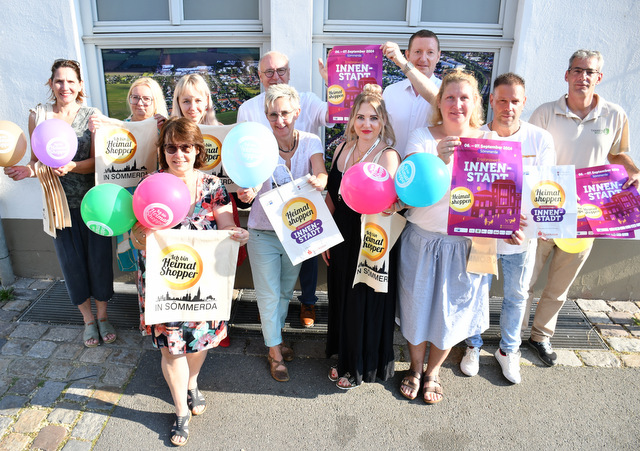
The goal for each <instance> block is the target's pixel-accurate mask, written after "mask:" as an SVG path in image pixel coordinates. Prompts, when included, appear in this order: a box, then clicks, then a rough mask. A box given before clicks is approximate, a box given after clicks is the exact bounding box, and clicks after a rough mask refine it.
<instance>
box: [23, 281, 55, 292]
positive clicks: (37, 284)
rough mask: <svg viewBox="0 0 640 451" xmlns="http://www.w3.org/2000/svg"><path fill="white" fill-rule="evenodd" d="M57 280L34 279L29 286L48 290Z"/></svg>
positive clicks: (34, 288) (33, 288)
mask: <svg viewBox="0 0 640 451" xmlns="http://www.w3.org/2000/svg"><path fill="white" fill-rule="evenodd" d="M54 282H55V280H53V279H34V280H33V282H32V283H31V284H30V285H29V288H31V289H32V290H46V289H47V288H49V287H50V286H51V285H53V283H54Z"/></svg>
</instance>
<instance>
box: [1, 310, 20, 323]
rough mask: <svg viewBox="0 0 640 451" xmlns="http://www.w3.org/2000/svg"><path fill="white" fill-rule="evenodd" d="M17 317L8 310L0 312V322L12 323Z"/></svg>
mask: <svg viewBox="0 0 640 451" xmlns="http://www.w3.org/2000/svg"><path fill="white" fill-rule="evenodd" d="M17 317H18V314H17V313H16V312H11V311H8V310H0V321H4V322H8V321H14V320H15V319H16V318H17Z"/></svg>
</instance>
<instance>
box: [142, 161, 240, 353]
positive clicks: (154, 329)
mask: <svg viewBox="0 0 640 451" xmlns="http://www.w3.org/2000/svg"><path fill="white" fill-rule="evenodd" d="M158 172H163V171H162V170H160V171H158ZM196 172H197V174H198V179H197V189H196V193H198V196H197V201H196V206H195V209H194V211H193V213H192V214H191V215H190V216H187V217H186V218H184V219H183V220H182V222H181V223H180V224H178V225H177V226H175V227H174V228H175V229H189V230H216V229H217V226H216V221H215V217H214V214H213V211H214V210H215V209H216V208H217V207H219V206H222V205H226V204H228V203H230V202H231V199H230V197H229V195H228V194H227V190H226V189H225V187H224V186H223V185H222V183H221V182H220V179H219V178H218V177H215V176H213V175H209V174H205V173H203V172H200V171H196ZM145 269H146V252H145V251H140V252H138V303H139V305H140V331H141V332H142V335H151V338H152V340H153V345H154V346H155V347H157V348H160V347H167V348H168V349H169V352H170V353H171V354H186V353H191V352H198V351H203V350H205V349H209V348H213V347H216V346H218V344H219V343H220V341H222V339H224V338H225V337H226V336H227V322H226V321H202V322H186V321H185V322H175V323H163V324H150V325H147V324H145V322H144V297H145Z"/></svg>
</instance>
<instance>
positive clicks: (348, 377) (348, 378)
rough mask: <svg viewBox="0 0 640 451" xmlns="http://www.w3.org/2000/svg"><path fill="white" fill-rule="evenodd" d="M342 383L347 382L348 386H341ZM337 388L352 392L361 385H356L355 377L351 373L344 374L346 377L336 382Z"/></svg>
mask: <svg viewBox="0 0 640 451" xmlns="http://www.w3.org/2000/svg"><path fill="white" fill-rule="evenodd" d="M340 381H347V384H348V385H340ZM336 387H338V388H339V389H341V390H351V389H352V388H356V387H359V385H358V384H357V383H356V378H355V377H353V376H352V375H351V374H349V373H344V376H342V377H341V378H340V379H338V381H337V382H336Z"/></svg>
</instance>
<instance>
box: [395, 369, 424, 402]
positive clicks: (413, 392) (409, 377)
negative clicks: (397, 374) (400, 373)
mask: <svg viewBox="0 0 640 451" xmlns="http://www.w3.org/2000/svg"><path fill="white" fill-rule="evenodd" d="M420 381H422V373H420V372H418V371H412V370H409V371H407V373H406V374H405V376H404V378H403V379H402V382H400V393H401V394H402V396H404V397H405V398H407V399H409V400H411V401H413V400H414V399H416V397H417V396H418V392H419V391H420ZM402 387H406V388H408V389H409V390H410V391H409V393H410V394H407V393H406V392H404V391H402Z"/></svg>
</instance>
